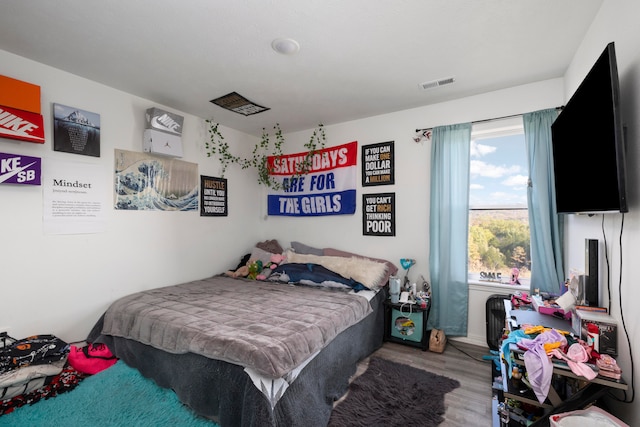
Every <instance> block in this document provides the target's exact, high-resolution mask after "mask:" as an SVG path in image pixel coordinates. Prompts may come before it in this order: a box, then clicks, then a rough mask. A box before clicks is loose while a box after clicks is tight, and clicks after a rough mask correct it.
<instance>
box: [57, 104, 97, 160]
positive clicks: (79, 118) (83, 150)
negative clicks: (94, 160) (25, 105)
mask: <svg viewBox="0 0 640 427" xmlns="http://www.w3.org/2000/svg"><path fill="white" fill-rule="evenodd" d="M53 150H54V151H64V152H65V153H73V154H82V155H84V156H93V157H100V115H99V114H96V113H92V112H90V111H85V110H81V109H79V108H74V107H68V106H66V105H62V104H53Z"/></svg>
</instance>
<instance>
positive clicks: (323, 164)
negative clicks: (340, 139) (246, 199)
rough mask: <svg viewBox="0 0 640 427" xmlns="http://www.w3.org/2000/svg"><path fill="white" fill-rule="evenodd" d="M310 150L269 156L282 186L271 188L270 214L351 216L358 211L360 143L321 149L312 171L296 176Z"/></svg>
mask: <svg viewBox="0 0 640 427" xmlns="http://www.w3.org/2000/svg"><path fill="white" fill-rule="evenodd" d="M306 155H307V153H306V152H303V153H296V154H287V155H283V156H269V157H268V159H267V161H268V162H269V168H270V170H271V175H272V177H274V178H275V179H276V180H278V181H279V182H280V184H281V189H279V190H270V193H269V194H268V196H267V203H268V214H269V215H284V216H319V215H349V214H354V213H355V211H356V173H357V171H356V164H357V159H358V142H357V141H353V142H349V143H346V144H343V145H339V146H335V147H330V148H324V149H322V150H318V151H316V152H315V154H314V155H313V159H312V160H313V162H312V165H311V169H310V171H309V173H306V174H302V175H299V176H296V170H297V165H299V164H301V163H302V162H303V161H304V159H305V156H306Z"/></svg>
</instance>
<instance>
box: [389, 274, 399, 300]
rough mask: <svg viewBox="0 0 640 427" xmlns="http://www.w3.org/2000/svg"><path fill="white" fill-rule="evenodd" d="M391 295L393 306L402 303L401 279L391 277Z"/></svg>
mask: <svg viewBox="0 0 640 427" xmlns="http://www.w3.org/2000/svg"><path fill="white" fill-rule="evenodd" d="M389 294H390V295H391V302H392V303H393V304H397V303H398V301H400V279H399V278H398V277H396V276H390V277H389Z"/></svg>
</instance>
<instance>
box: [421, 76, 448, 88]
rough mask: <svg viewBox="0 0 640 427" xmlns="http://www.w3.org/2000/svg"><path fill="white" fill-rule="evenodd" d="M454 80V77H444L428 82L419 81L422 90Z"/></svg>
mask: <svg viewBox="0 0 640 427" xmlns="http://www.w3.org/2000/svg"><path fill="white" fill-rule="evenodd" d="M455 81H456V79H455V77H447V78H445V79H439V80H431V81H430V82H424V83H420V87H421V88H422V89H424V90H427V89H434V88H436V87H440V86H445V85H450V84H451V83H453V82H455Z"/></svg>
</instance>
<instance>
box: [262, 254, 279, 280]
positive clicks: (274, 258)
mask: <svg viewBox="0 0 640 427" xmlns="http://www.w3.org/2000/svg"><path fill="white" fill-rule="evenodd" d="M284 260H285V258H284V255H282V254H273V255H271V258H270V260H269V262H268V263H267V264H265V266H264V267H263V269H262V272H261V273H260V274H258V275H257V276H256V279H258V280H266V279H267V277H269V276H270V275H271V270H274V269H275V268H276V267H277V266H279V265H280V264H281V263H282V261H284Z"/></svg>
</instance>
